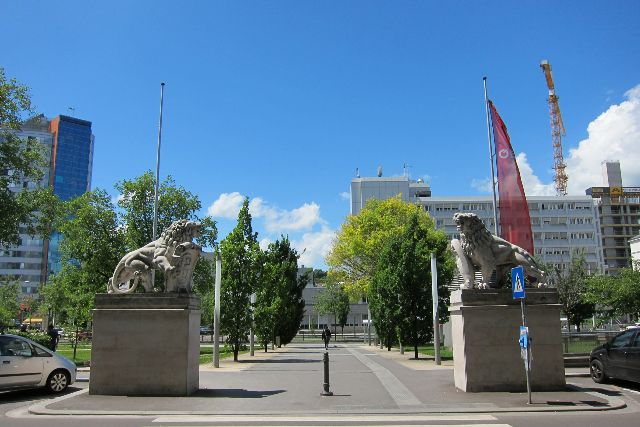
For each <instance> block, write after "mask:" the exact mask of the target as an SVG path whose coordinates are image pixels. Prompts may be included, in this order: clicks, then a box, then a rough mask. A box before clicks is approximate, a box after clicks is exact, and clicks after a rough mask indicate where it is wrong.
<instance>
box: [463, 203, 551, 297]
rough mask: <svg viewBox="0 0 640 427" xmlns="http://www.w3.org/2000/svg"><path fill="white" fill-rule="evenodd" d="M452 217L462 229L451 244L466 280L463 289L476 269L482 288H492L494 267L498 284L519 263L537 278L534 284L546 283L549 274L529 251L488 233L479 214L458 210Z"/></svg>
mask: <svg viewBox="0 0 640 427" xmlns="http://www.w3.org/2000/svg"><path fill="white" fill-rule="evenodd" d="M453 221H454V222H455V223H456V226H457V229H458V231H459V232H460V240H458V239H453V240H452V241H451V247H452V248H453V251H454V253H455V254H456V258H457V259H456V263H457V265H458V271H459V272H460V275H461V276H462V280H463V283H462V284H461V285H460V288H461V289H472V288H473V285H474V283H473V282H474V275H475V271H476V269H479V270H480V273H481V274H482V282H481V283H479V284H478V288H479V289H488V288H489V281H490V279H491V274H492V273H493V270H495V271H496V282H497V283H496V284H495V286H496V287H501V286H502V285H503V283H502V282H503V280H504V277H505V273H507V272H508V271H509V270H510V269H511V268H513V267H516V266H519V265H521V266H523V267H524V274H525V276H527V277H529V278H533V279H535V286H537V287H545V286H546V284H547V276H546V274H545V272H544V271H543V270H542V269H541V268H540V267H539V266H538V264H537V263H536V261H535V260H534V259H533V257H532V256H531V255H530V254H529V252H527V251H525V250H524V249H522V248H521V247H519V246H516V245H514V244H511V243H509V242H507V241H506V240H504V239H501V238H500V237H497V236H494V235H492V234H491V233H489V230H487V228H486V227H485V225H484V224H483V223H482V221H481V220H480V218H478V216H477V215H476V214H473V213H456V214H455V215H454V216H453Z"/></svg>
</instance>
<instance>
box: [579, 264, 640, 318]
mask: <svg viewBox="0 0 640 427" xmlns="http://www.w3.org/2000/svg"><path fill="white" fill-rule="evenodd" d="M639 283H640V271H637V270H634V269H632V268H623V269H621V270H620V272H619V275H618V276H602V275H598V276H592V277H589V278H588V279H587V291H586V295H585V299H586V301H587V302H590V303H592V304H595V305H596V309H597V310H598V311H599V312H600V313H601V314H603V315H604V317H610V318H611V317H621V316H625V315H630V316H632V317H633V318H634V319H638V318H639V316H640V286H638V284H639Z"/></svg>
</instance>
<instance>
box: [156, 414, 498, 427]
mask: <svg viewBox="0 0 640 427" xmlns="http://www.w3.org/2000/svg"><path fill="white" fill-rule="evenodd" d="M433 421H435V422H445V421H449V422H452V421H463V422H471V421H497V418H495V417H494V416H492V415H484V414H468V415H465V414H461V415H402V414H395V415H394V414H391V415H302V416H298V417H295V416H278V415H272V416H268V415H227V416H225V415H166V416H162V417H158V418H155V419H154V420H153V422H154V423H215V425H216V426H222V425H233V424H236V423H243V424H250V425H263V424H272V425H282V423H300V425H322V426H331V425H338V424H341V423H383V424H382V425H384V423H387V424H389V423H392V424H393V425H394V426H400V425H409V424H397V423H416V422H433ZM277 423H280V424H277ZM359 425H360V424H359ZM378 425H380V424H378ZM413 425H414V426H415V424H413ZM438 425H439V424H438ZM456 425H458V424H456ZM473 425H474V426H483V425H492V426H500V424H473ZM502 425H504V424H502ZM430 426H431V424H430ZM287 427H294V426H287Z"/></svg>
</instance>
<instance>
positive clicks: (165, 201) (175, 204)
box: [114, 171, 218, 288]
mask: <svg viewBox="0 0 640 427" xmlns="http://www.w3.org/2000/svg"><path fill="white" fill-rule="evenodd" d="M154 187H155V180H154V175H153V173H152V172H151V171H147V172H145V173H144V174H142V175H141V176H139V177H137V178H134V179H132V180H122V181H120V182H118V183H117V184H116V185H115V188H116V190H117V191H118V192H119V193H120V197H119V198H118V207H119V208H120V209H119V212H120V222H121V223H122V224H123V225H124V226H125V246H126V249H127V250H128V251H131V250H134V249H137V248H140V247H142V246H144V245H146V244H147V243H149V242H151V241H152V240H153V206H154V202H155V199H154ZM201 207H202V204H201V203H200V199H198V196H196V195H194V194H193V193H191V192H189V191H188V190H186V189H185V188H184V187H181V186H178V185H176V183H175V181H174V180H173V178H172V177H171V176H168V177H167V178H166V179H165V180H164V181H163V182H162V183H161V184H160V187H159V191H158V229H157V236H160V234H161V233H162V230H164V229H165V228H167V227H169V226H170V225H171V224H172V223H173V222H174V221H176V220H179V219H189V220H194V221H195V220H197V221H200V222H201V223H202V236H201V237H199V238H197V239H196V240H197V242H198V244H200V245H202V246H203V247H205V248H206V247H210V248H213V247H214V246H215V241H216V238H217V234H218V231H217V228H216V223H215V221H214V220H213V219H212V218H211V217H208V216H207V217H204V218H202V219H201V218H199V217H198V216H197V214H196V212H197V211H198V210H200V208H201ZM121 255H124V253H122V254H121ZM114 268H115V264H114ZM208 272H210V269H208V268H206V267H204V266H201V267H198V266H197V265H196V270H195V271H194V283H203V282H206V281H208V280H210V277H209V276H207V273H208ZM155 277H156V280H155V287H157V288H162V286H163V284H164V278H163V277H162V272H160V271H157V272H156V275H155Z"/></svg>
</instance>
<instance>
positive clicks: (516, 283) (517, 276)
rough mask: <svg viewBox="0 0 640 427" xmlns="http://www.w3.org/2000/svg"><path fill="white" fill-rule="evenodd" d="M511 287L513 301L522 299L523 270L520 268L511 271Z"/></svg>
mask: <svg viewBox="0 0 640 427" xmlns="http://www.w3.org/2000/svg"><path fill="white" fill-rule="evenodd" d="M511 286H512V289H513V299H522V298H524V268H523V267H522V266H518V267H514V268H512V269H511Z"/></svg>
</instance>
